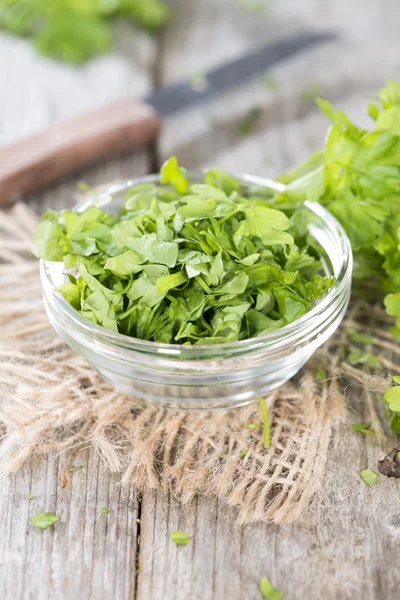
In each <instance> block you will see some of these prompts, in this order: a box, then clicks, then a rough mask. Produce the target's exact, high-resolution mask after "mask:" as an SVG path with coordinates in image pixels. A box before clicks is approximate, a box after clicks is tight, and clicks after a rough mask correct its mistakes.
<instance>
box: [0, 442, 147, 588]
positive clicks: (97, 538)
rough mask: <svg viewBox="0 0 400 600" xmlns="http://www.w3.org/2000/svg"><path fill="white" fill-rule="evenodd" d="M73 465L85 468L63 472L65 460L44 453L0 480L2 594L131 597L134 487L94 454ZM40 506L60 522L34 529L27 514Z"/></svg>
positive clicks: (79, 457) (134, 537) (134, 524)
mask: <svg viewBox="0 0 400 600" xmlns="http://www.w3.org/2000/svg"><path fill="white" fill-rule="evenodd" d="M75 464H77V465H83V467H84V468H83V469H82V470H77V471H73V472H71V473H69V472H68V469H69V467H70V466H71V464H70V463H68V464H67V463H65V462H64V461H63V460H62V459H61V460H60V461H58V460H55V459H54V457H49V458H48V460H46V461H45V462H43V463H42V464H41V465H39V466H36V467H29V466H28V467H26V468H25V469H24V470H23V471H22V472H21V473H18V475H16V476H12V477H4V476H3V477H2V478H1V479H0V519H1V526H0V527H1V532H2V533H1V536H0V573H1V583H0V590H1V597H2V598H7V599H8V598H27V599H32V600H49V599H60V600H61V599H65V598H67V599H68V598H85V599H86V598H88V599H89V598H96V600H97V599H104V600H106V599H108V598H127V599H128V598H133V597H134V589H135V572H136V531H137V522H136V519H137V515H138V513H137V506H138V500H137V494H136V491H135V490H134V489H133V488H130V489H128V488H122V487H121V486H120V485H118V482H117V481H113V480H112V478H111V477H110V475H109V474H106V472H105V470H104V468H103V465H102V463H101V460H100V459H99V457H97V456H95V454H94V453H93V452H89V451H84V452H81V453H80V454H79V456H78V457H77V458H76V460H75ZM62 486H64V487H62ZM29 494H32V495H33V496H34V498H33V499H32V500H29V499H28V498H27V496H28V495H29ZM101 508H108V509H109V511H110V513H109V514H104V513H102V512H101ZM38 512H52V513H54V514H55V515H56V516H57V517H58V518H59V521H58V522H57V523H56V524H55V525H54V526H52V527H51V528H49V529H47V530H45V531H39V530H35V529H34V527H33V526H32V524H31V522H30V520H29V517H30V516H32V515H34V514H36V513H38Z"/></svg>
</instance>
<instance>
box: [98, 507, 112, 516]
mask: <svg viewBox="0 0 400 600" xmlns="http://www.w3.org/2000/svg"><path fill="white" fill-rule="evenodd" d="M100 510H101V512H102V513H104V514H105V515H108V513H109V512H110V511H109V509H108V508H102V509H100Z"/></svg>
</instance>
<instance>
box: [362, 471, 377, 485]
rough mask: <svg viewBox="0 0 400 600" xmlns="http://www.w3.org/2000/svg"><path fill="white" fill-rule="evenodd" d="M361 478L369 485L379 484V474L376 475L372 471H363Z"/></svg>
mask: <svg viewBox="0 0 400 600" xmlns="http://www.w3.org/2000/svg"><path fill="white" fill-rule="evenodd" d="M360 477H361V479H362V480H363V481H364V482H365V483H367V484H368V485H374V484H375V483H376V482H377V479H378V473H375V471H373V470H372V469H362V471H360Z"/></svg>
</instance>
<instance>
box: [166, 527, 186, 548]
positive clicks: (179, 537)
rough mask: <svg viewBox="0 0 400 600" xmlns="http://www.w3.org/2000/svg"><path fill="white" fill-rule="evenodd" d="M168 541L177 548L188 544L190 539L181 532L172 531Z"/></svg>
mask: <svg viewBox="0 0 400 600" xmlns="http://www.w3.org/2000/svg"><path fill="white" fill-rule="evenodd" d="M169 539H170V540H171V542H174V544H176V545H177V546H185V545H186V544H187V543H188V542H190V540H191V539H192V537H191V536H190V535H187V533H184V532H183V531H173V532H172V533H171V535H170V536H169Z"/></svg>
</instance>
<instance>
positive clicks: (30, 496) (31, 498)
mask: <svg viewBox="0 0 400 600" xmlns="http://www.w3.org/2000/svg"><path fill="white" fill-rule="evenodd" d="M34 498H35V496H32V494H28V495H27V497H26V499H27V500H34Z"/></svg>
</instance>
